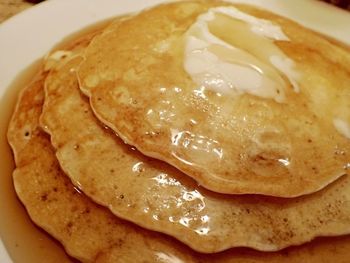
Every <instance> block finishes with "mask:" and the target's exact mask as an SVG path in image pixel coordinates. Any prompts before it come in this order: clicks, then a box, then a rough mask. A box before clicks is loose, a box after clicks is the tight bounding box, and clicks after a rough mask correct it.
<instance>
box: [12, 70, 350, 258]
mask: <svg viewBox="0 0 350 263" xmlns="http://www.w3.org/2000/svg"><path fill="white" fill-rule="evenodd" d="M43 79H44V77H43V76H40V75H39V77H38V79H37V80H36V81H35V82H33V83H32V84H31V85H29V86H28V88H26V89H25V90H24V91H23V92H22V94H21V96H20V99H19V102H18V104H17V107H16V111H15V113H14V115H13V118H12V120H11V123H10V126H9V131H8V138H9V142H10V143H11V146H12V149H13V150H14V154H15V157H16V166H17V168H16V171H15V172H14V183H15V188H16V192H17V194H18V196H19V197H20V199H21V201H22V202H23V204H24V205H25V206H26V208H27V211H28V213H29V215H30V216H31V218H32V220H33V221H34V222H35V223H36V224H37V225H38V226H40V227H42V228H43V229H45V230H46V231H47V232H49V233H50V234H51V235H52V236H53V237H55V238H56V239H57V240H59V241H60V242H61V243H62V244H63V245H64V247H65V249H66V251H67V252H68V253H69V254H70V255H72V256H74V257H75V258H77V259H79V260H81V261H82V262H98V263H109V262H110V263H112V262H113V263H116V262H123V263H125V262H135V263H137V262H197V263H200V262H202V263H205V262H208V263H209V262H228V263H230V262H235V263H243V262H244V263H249V262H254V263H259V262H261V263H263V262H266V261H268V262H272V263H273V262H286V263H297V262H301V261H306V262H310V263H323V262H339V263H345V262H347V259H348V258H349V257H350V254H349V253H350V237H339V238H333V239H324V240H317V241H315V242H313V243H312V244H308V245H305V246H301V247H297V248H290V249H287V250H285V251H283V252H279V253H259V252H255V251H251V250H237V249H236V250H230V251H227V252H224V253H219V254H213V255H203V254H198V253H195V252H193V251H191V250H190V249H188V248H187V247H185V246H183V245H181V244H179V243H178V242H176V241H174V240H172V239H171V238H168V237H165V236H163V235H159V234H156V233H152V232H150V231H145V230H143V229H141V228H139V227H137V226H135V225H133V224H130V223H128V222H125V221H123V220H120V219H118V218H117V217H115V216H113V215H112V214H111V213H110V212H109V211H108V210H107V209H104V208H102V207H100V206H98V205H96V204H95V203H93V202H91V201H90V199H88V198H87V197H85V196H84V194H82V193H80V192H79V191H78V189H77V188H75V187H73V185H72V184H71V183H70V180H69V179H68V178H67V177H66V176H65V174H64V173H63V172H62V170H61V169H60V167H59V164H58V162H57V160H56V158H55V154H54V151H53V148H52V146H51V144H50V140H49V138H48V136H47V135H46V134H45V133H43V132H42V130H41V129H40V128H39V127H38V120H39V113H40V109H41V106H42V103H43V98H44V92H43V87H42V85H43ZM24 116H26V117H25V118H23V117H24ZM25 127H28V128H27V129H25ZM23 131H26V132H29V135H26V132H24V133H23Z"/></svg>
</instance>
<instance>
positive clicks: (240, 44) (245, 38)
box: [184, 7, 299, 102]
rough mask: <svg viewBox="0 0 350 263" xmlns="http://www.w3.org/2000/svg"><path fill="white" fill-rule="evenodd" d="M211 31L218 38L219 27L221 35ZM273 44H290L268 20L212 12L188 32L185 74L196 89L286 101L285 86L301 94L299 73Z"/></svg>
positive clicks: (219, 10) (227, 11)
mask: <svg viewBox="0 0 350 263" xmlns="http://www.w3.org/2000/svg"><path fill="white" fill-rule="evenodd" d="M211 27H213V28H215V30H213V31H214V32H215V33H218V34H219V35H220V28H223V29H221V31H222V32H221V35H222V36H221V37H219V36H218V35H215V34H213V33H212V31H211V30H210V29H211ZM276 40H278V41H289V39H288V37H287V36H286V35H285V34H284V33H283V31H282V29H281V28H280V27H279V26H278V25H275V24H273V23H272V22H270V21H267V20H263V19H259V18H256V17H253V16H251V15H248V14H246V13H243V12H241V11H239V10H238V9H236V8H234V7H217V8H211V9H209V11H208V12H207V13H205V14H202V15H200V16H199V17H198V18H197V20H196V22H195V23H194V24H193V25H192V26H191V27H190V28H189V30H188V31H187V32H186V35H185V51H184V53H185V54H184V69H185V71H186V72H187V73H188V74H189V75H190V76H191V78H192V80H193V81H194V82H195V83H196V84H198V85H200V86H202V87H205V88H207V89H210V90H212V91H214V92H216V93H220V94H237V95H239V94H242V93H249V94H252V95H255V96H259V97H262V98H270V99H274V100H275V101H277V102H284V101H285V97H286V95H285V93H286V89H287V88H288V87H289V86H291V87H292V88H293V90H294V91H295V92H299V87H298V78H299V74H298V72H296V71H295V69H294V67H295V65H294V62H293V61H292V60H291V59H290V58H288V57H287V56H286V55H285V54H284V53H283V52H282V51H281V50H280V49H279V48H278V47H277V46H276V45H275V44H274V41H276Z"/></svg>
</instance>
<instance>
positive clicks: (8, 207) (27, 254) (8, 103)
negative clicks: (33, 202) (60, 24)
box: [0, 20, 110, 263]
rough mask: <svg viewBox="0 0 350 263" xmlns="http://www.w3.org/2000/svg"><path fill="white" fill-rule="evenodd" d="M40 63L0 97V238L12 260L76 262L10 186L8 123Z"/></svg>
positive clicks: (102, 24) (84, 31) (101, 25)
mask: <svg viewBox="0 0 350 263" xmlns="http://www.w3.org/2000/svg"><path fill="white" fill-rule="evenodd" d="M109 22H110V20H106V21H102V22H98V23H96V24H94V25H91V26H88V27H86V28H84V29H82V30H81V31H79V32H76V33H74V34H72V35H70V36H68V37H67V38H65V39H63V40H62V41H61V42H60V43H59V44H58V45H57V46H56V47H55V48H54V50H55V49H60V47H63V46H65V45H67V44H68V43H70V42H72V41H74V40H75V39H78V38H80V37H81V36H83V35H87V34H89V33H93V32H95V31H98V30H99V29H102V28H104V27H105V26H106V25H107V24H108V23H109ZM43 55H44V54H43ZM41 66H42V63H41V61H40V60H39V61H36V62H34V63H33V64H32V65H30V66H29V67H28V68H26V69H25V70H24V71H22V72H19V74H18V75H17V77H16V79H15V80H14V81H13V82H12V83H11V85H10V86H9V87H8V88H7V91H6V92H5V94H4V95H3V97H2V98H1V100H0V120H1V121H0V156H1V158H0V160H1V161H0V200H2V201H1V202H0V211H1V214H0V237H1V239H2V241H3V243H4V245H5V248H6V249H7V251H8V254H9V256H10V258H11V259H12V260H13V262H14V263H24V262H25V263H32V262H33V263H34V262H35V263H46V262H50V263H51V262H52V263H66V262H76V261H75V260H74V259H72V258H71V257H69V256H68V255H67V254H66V253H65V251H64V249H63V247H62V246H61V245H60V244H59V243H58V242H57V241H56V240H54V239H53V238H52V237H50V236H49V235H48V234H47V233H46V232H45V231H43V230H41V229H40V228H38V227H36V226H35V225H34V223H33V222H32V221H31V220H30V218H29V216H28V214H27V213H26V210H25V208H24V206H23V205H22V204H21V202H20V200H19V199H18V198H17V196H16V193H15V190H14V187H13V181H12V172H13V170H14V168H15V165H14V160H13V155H12V151H11V149H10V146H9V145H8V142H7V136H6V134H7V129H8V124H9V121H10V119H11V116H12V113H13V111H14V109H15V106H16V101H17V98H18V94H19V92H20V91H21V90H22V89H23V88H24V87H25V86H26V85H28V84H29V83H30V82H31V80H32V79H33V76H34V75H35V74H36V73H37V72H38V70H39V69H40V67H41Z"/></svg>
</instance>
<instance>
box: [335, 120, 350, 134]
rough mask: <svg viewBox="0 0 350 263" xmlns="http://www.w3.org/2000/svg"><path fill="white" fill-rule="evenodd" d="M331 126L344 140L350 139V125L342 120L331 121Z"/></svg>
mask: <svg viewBox="0 0 350 263" xmlns="http://www.w3.org/2000/svg"><path fill="white" fill-rule="evenodd" d="M333 125H334V127H335V128H336V130H337V131H338V132H339V133H340V134H341V135H343V136H345V137H346V138H348V139H350V124H349V123H347V122H346V121H344V120H342V119H338V118H335V119H333Z"/></svg>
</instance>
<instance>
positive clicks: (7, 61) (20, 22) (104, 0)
mask: <svg viewBox="0 0 350 263" xmlns="http://www.w3.org/2000/svg"><path fill="white" fill-rule="evenodd" d="M161 2H164V1H162V0H132V1H126V0H124V1H121V0H119V1H117V0H50V1H46V2H43V3H42V4H39V5H36V6H35V7H33V8H30V9H28V10H27V11H25V12H22V13H21V14H19V15H17V16H14V17H12V18H11V19H9V20H7V21H5V22H4V23H2V24H1V25H0V100H1V98H2V97H3V96H4V94H5V90H6V88H7V87H8V86H9V85H10V83H11V82H12V81H13V80H14V78H15V77H16V75H17V74H18V73H19V72H21V71H22V70H24V69H25V68H26V67H28V66H29V65H31V64H32V63H33V62H34V61H36V60H37V59H38V58H40V57H42V56H44V55H45V54H46V53H47V52H48V51H49V50H50V49H51V48H52V47H53V46H54V45H55V44H56V43H58V42H59V41H60V40H62V39H63V38H64V37H66V36H68V35H70V34H72V33H74V32H76V31H78V30H79V29H81V28H83V27H86V26H88V25H90V24H93V23H95V22H97V21H101V20H104V19H106V18H109V17H111V16H116V15H119V14H122V13H129V12H134V11H138V10H141V9H143V8H145V7H148V6H151V5H155V4H157V3H161ZM232 2H245V3H252V4H256V5H258V6H262V7H264V8H266V9H269V10H272V11H274V12H276V13H278V14H281V15H284V16H286V17H289V18H291V19H293V20H296V21H298V22H299V23H301V24H303V25H305V26H307V27H309V28H311V29H314V30H316V31H319V32H321V33H324V34H326V35H329V36H331V37H333V38H335V39H338V40H340V41H343V42H345V43H348V44H350V27H349V25H350V12H346V11H343V10H340V9H338V8H336V7H332V6H329V5H328V4H324V3H321V2H318V1H314V0H283V1H281V0H232ZM2 201H3V200H2ZM0 213H1V211H0ZM0 262H2V263H9V262H11V259H10V258H9V256H8V255H7V253H6V249H5V248H4V246H3V245H2V243H1V240H0Z"/></svg>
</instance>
